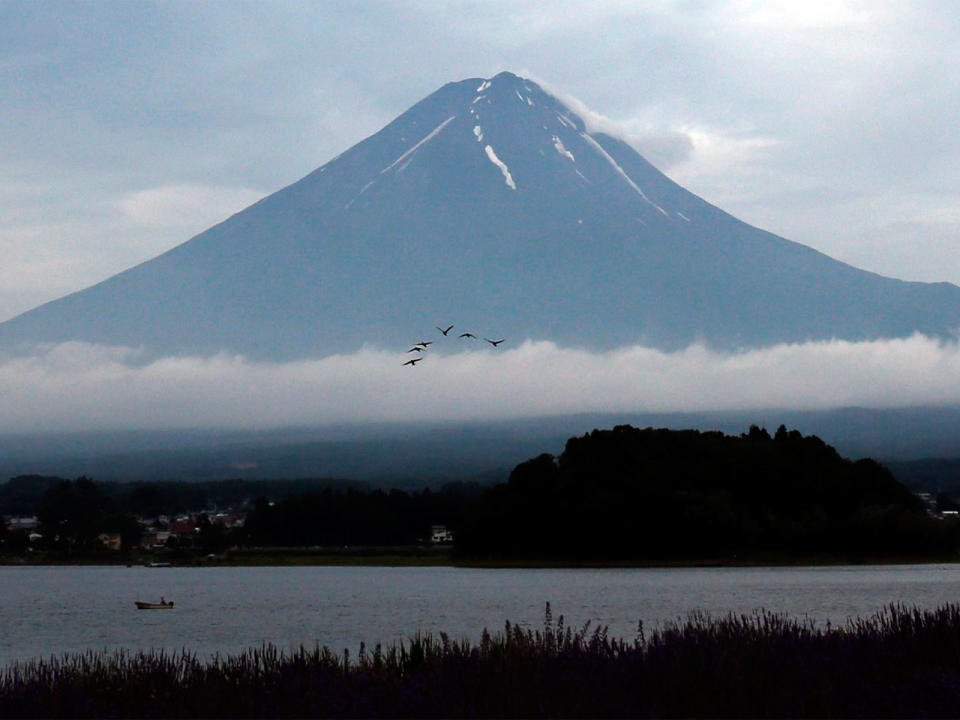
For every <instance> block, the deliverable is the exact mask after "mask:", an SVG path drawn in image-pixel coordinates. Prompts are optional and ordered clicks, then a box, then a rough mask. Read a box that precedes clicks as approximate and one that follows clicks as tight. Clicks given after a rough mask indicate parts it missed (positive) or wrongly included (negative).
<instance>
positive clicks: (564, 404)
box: [0, 335, 960, 434]
mask: <svg viewBox="0 0 960 720" xmlns="http://www.w3.org/2000/svg"><path fill="white" fill-rule="evenodd" d="M408 357H409V356H404V355H398V354H396V353H391V352H385V351H379V350H361V351H359V352H357V353H354V354H351V355H334V356H331V357H327V358H322V359H317V360H306V361H299V362H289V363H256V362H251V361H249V360H247V359H245V358H243V357H239V356H229V355H216V356H212V357H164V358H156V359H148V358H146V357H144V356H143V354H142V353H140V352H139V351H137V350H135V349H131V348H120V347H104V346H96V345H87V344H82V343H66V344H63V345H57V346H54V347H49V348H46V349H45V350H44V351H42V352H38V353H37V354H35V355H32V356H29V357H24V356H21V357H10V356H7V357H2V358H0V397H3V398H4V403H3V405H4V411H3V413H2V414H0V433H16V434H19V433H38V432H53V431H69V430H109V429H118V428H126V429H130V428H143V429H147V428H150V429H158V428H195V427H215V428H247V429H264V428H270V427H280V426H284V425H299V424H325V423H364V422H373V421H398V422H402V421H406V420H410V421H413V420H484V419H502V418H520V417H534V416H539V415H550V414H564V413H576V412H608V411H609V412H620V411H623V412H627V411H632V412H661V411H696V410H722V409H751V408H773V407H781V408H793V409H826V408H831V407H842V406H850V405H856V406H864V407H899V406H911V405H934V404H936V405H940V404H945V403H960V345H958V343H957V342H941V341H938V340H935V339H931V338H928V337H924V336H922V335H914V336H912V337H909V338H904V339H896V340H882V341H872V342H846V341H836V340H834V341H825V342H811V343H804V344H791V345H777V346H774V347H770V348H764V349H760V350H752V351H748V352H741V353H734V354H726V353H717V352H714V351H711V350H709V349H707V348H705V347H703V346H698V345H694V346H691V347H688V348H686V349H684V350H682V351H678V352H669V353H668V352H662V351H659V350H655V349H651V348H647V347H641V346H633V347H626V348H622V349H619V350H615V351H611V352H605V353H591V352H588V351H585V350H580V349H575V348H564V347H558V346H557V345H555V344H553V343H551V342H545V341H529V340H528V341H526V342H524V343H522V344H520V345H518V346H516V347H514V348H507V347H501V348H498V349H496V350H494V349H484V350H479V351H473V352H461V353H456V354H446V355H441V354H439V353H436V352H427V353H425V354H424V359H423V362H421V363H419V364H418V365H416V366H415V367H406V366H404V365H403V362H404V361H405V360H406V359H408Z"/></svg>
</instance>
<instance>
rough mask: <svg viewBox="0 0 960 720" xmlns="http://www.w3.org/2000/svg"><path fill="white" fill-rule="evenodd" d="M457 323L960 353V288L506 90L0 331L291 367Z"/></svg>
mask: <svg viewBox="0 0 960 720" xmlns="http://www.w3.org/2000/svg"><path fill="white" fill-rule="evenodd" d="M450 323H456V327H457V329H458V331H459V330H461V329H465V330H471V331H473V332H476V333H477V334H478V335H479V334H486V335H487V337H493V336H494V335H496V336H497V337H507V338H510V341H511V342H518V341H520V340H522V339H524V338H532V339H548V340H553V341H556V342H558V343H560V344H563V345H575V346H580V347H588V348H593V349H607V348H612V347H617V346H622V345H628V344H633V343H644V344H648V345H651V346H656V347H660V348H664V349H675V348H679V347H682V346H685V345H686V344H689V343H691V342H693V341H703V342H706V343H708V344H709V345H711V346H714V347H716V348H719V349H737V348H744V347H756V346H763V345H769V344H772V343H777V342H798V341H805V340H812V339H827V338H844V339H852V340H860V339H871V338H885V337H899V336H906V335H909V334H911V333H913V332H916V331H919V332H923V333H926V334H930V335H934V336H941V337H943V336H951V337H952V336H954V335H955V333H956V331H957V329H958V327H960V288H957V287H956V286H954V285H950V284H948V283H936V284H927V283H916V282H902V281H899V280H894V279H891V278H886V277H881V276H879V275H876V274H873V273H870V272H865V271H863V270H859V269H856V268H854V267H851V266H849V265H846V264H844V263H841V262H838V261H836V260H833V259H831V258H829V257H827V256H826V255H823V254H821V253H819V252H817V251H815V250H813V249H811V248H809V247H805V246H803V245H800V244H798V243H794V242H791V241H788V240H786V239H784V238H781V237H778V236H776V235H772V234H770V233H768V232H765V231H763V230H760V229H757V228H755V227H751V226H750V225H747V224H745V223H743V222H741V221H739V220H737V219H736V218H734V217H732V216H730V215H728V214H727V213H725V212H723V211H722V210H720V209H719V208H717V207H714V206H713V205H711V204H709V203H708V202H706V201H704V200H702V199H701V198H699V197H697V196H695V195H693V194H691V193H690V192H688V191H686V190H684V189H683V188H682V187H680V186H679V185H677V184H676V183H674V182H673V181H671V180H670V179H669V178H667V177H666V176H665V175H663V174H662V173H661V172H659V171H658V170H657V169H656V168H654V167H653V166H652V165H651V164H650V163H649V162H647V161H646V160H645V159H644V158H643V157H641V156H640V155H639V154H638V153H637V152H636V151H635V150H634V149H633V148H632V147H630V146H629V145H627V144H626V143H624V142H623V141H621V140H619V139H616V138H614V137H611V136H610V135H607V134H603V133H599V132H588V130H587V128H586V126H585V124H584V121H583V119H582V118H580V117H578V116H577V115H576V113H574V112H573V111H572V110H571V109H570V108H569V107H567V106H566V105H564V104H563V103H562V102H561V101H559V100H558V99H557V98H556V97H554V96H552V95H550V94H548V93H547V92H545V91H544V90H542V89H541V88H540V87H539V86H538V85H537V84H535V83H533V82H531V81H530V80H525V79H523V78H519V77H517V76H515V75H512V74H510V73H501V74H499V75H497V76H496V77H493V78H491V79H488V80H485V79H477V78H474V79H470V80H464V81H461V82H455V83H450V84H448V85H445V86H444V87H442V88H441V89H440V90H438V91H436V92H435V93H433V94H432V95H430V96H428V97H427V98H425V99H424V100H422V101H421V102H419V103H417V104H416V105H414V106H413V107H412V108H410V109H409V110H408V111H407V112H405V113H403V114H402V115H400V116H399V117H398V118H397V119H396V120H394V121H393V122H391V123H390V124H389V125H387V126H386V127H384V128H383V129H382V130H380V131H379V132H378V133H376V134H374V135H372V136H371V137H369V138H367V139H366V140H364V141H362V142H360V143H358V144H357V145H355V146H354V147H352V148H350V149H349V150H347V151H346V152H344V153H343V154H341V155H339V156H338V157H336V158H334V159H333V160H331V161H330V162H328V163H327V164H326V165H324V166H322V167H320V168H319V169H317V170H316V171H314V172H312V173H310V174H309V175H307V176H306V177H304V178H303V179H302V180H300V181H298V182H296V183H294V184H293V185H290V186H289V187H286V188H284V189H282V190H280V191H278V192H276V193H274V194H272V195H270V196H268V197H266V198H264V199H263V200H261V201H259V202H258V203H256V204H254V205H252V206H251V207H249V208H247V209H245V210H243V211H242V212H239V213H237V214H236V215H234V216H232V217H230V218H229V219H227V220H226V221H224V222H222V223H220V224H219V225H216V226H214V227H212V228H210V229H209V230H207V231H205V232H203V233H201V234H199V235H197V236H196V237H194V238H192V239H191V240H189V241H188V242H185V243H183V244H182V245H180V246H178V247H176V248H174V249H173V250H170V251H169V252H167V253H164V254H163V255H160V256H159V257H157V258H154V259H153V260H150V261H148V262H145V263H143V264H141V265H138V266H136V267H134V268H131V269H129V270H127V271H125V272H122V273H120V274H118V275H115V276H113V277H111V278H109V279H107V280H105V281H103V282H101V283H99V284H97V285H94V286H92V287H90V288H87V289H85V290H82V291H80V292H77V293H74V294H72V295H69V296H66V297H64V298H61V299H59V300H56V301H53V302H50V303H48V304H46V305H43V306H40V307H38V308H35V309H33V310H31V311H29V312H26V313H24V314H22V315H20V316H18V317H16V318H13V319H11V320H9V321H7V322H5V323H2V324H0V346H2V347H6V348H8V349H9V348H13V347H24V346H28V345H30V344H32V343H37V342H59V341H66V340H83V341H88V342H95V343H106V344H116V345H128V346H142V347H144V348H145V349H147V350H149V351H152V352H154V353H158V354H182V353H200V354H208V353H214V352H217V351H220V350H226V351H228V352H235V353H242V354H245V355H247V356H249V357H252V358H257V359H266V360H280V359H291V358H300V357H311V356H314V357H316V356H326V355H330V354H333V353H339V352H351V351H354V350H357V349H359V348H361V347H363V346H369V347H379V348H388V349H391V348H400V347H404V346H408V344H409V343H411V342H415V341H416V340H419V339H421V337H422V336H423V335H424V334H425V333H434V334H436V331H435V330H433V328H434V327H435V326H437V325H444V326H446V325H447V324H450Z"/></svg>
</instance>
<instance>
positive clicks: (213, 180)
mask: <svg viewBox="0 0 960 720" xmlns="http://www.w3.org/2000/svg"><path fill="white" fill-rule="evenodd" d="M957 37H960V10H958V9H957V7H956V5H955V4H954V3H952V2H942V3H937V2H924V3H909V4H908V3H902V2H896V3H893V2H891V3H885V2H878V1H876V0H870V1H869V2H862V3H860V2H817V1H816V0H798V1H797V2H782V3H775V2H750V1H747V0H743V1H737V2H692V1H680V0H677V1H675V2H649V3H642V2H633V1H630V2H627V1H623V2H619V1H609V2H563V1H559V2H558V1H557V0H551V1H549V2H543V3H536V2H522V3H521V2H505V1H504V2H497V1H485V2H443V1H442V0H431V1H430V2H411V1H410V0H402V1H398V2H354V1H351V2H342V3H340V2H275V1H272V2H195V0H189V2H177V1H175V0H164V1H163V2H156V3H154V2H137V1H135V0H133V1H126V2H105V1H104V0H95V1H94V2H40V1H36V0H29V1H25V2H23V1H19V0H14V1H6V2H4V1H3V0H0V107H2V111H0V257H2V258H3V261H2V263H0V320H3V319H7V318H9V317H12V316H13V315H15V314H18V313H19V312H22V311H24V310H27V309H29V308H31V307H34V306H35V305H37V304H39V303H41V302H44V301H47V300H50V299H53V298H56V297H59V296H61V295H64V294H66V293H69V292H72V291H74V290H78V289H81V288H83V287H86V286H88V285H90V284H93V283H94V282H97V281H99V280H102V279H104V278H106V277H108V276H109V275H111V274H113V273H116V272H118V271H120V270H123V269H125V268H127V267H130V266H131V265H134V264H136V263H139V262H142V261H144V260H147V259H149V258H151V257H153V256H155V255H157V254H159V253H160V252H162V251H164V250H167V249H169V248H170V247H173V246H175V245H177V244H179V243H181V242H184V241H185V240H187V239H189V238H190V237H191V236H193V235H194V234H196V233H198V232H200V231H202V230H204V229H206V228H207V227H209V226H210V225H212V224H213V223H215V222H217V221H219V220H221V219H223V218H224V217H226V216H227V215H229V214H230V213H232V212H235V211H236V210H239V209H241V208H242V207H245V206H246V205H248V204H250V203H251V202H252V201H254V200H256V199H257V198H259V197H261V196H263V195H266V194H269V193H271V192H273V191H275V190H277V189H279V188H280V187H282V186H284V185H287V184H289V183H291V182H294V181H295V180H297V179H299V178H300V177H302V176H303V175H305V174H306V173H308V172H309V171H311V170H312V169H314V168H316V167H318V166H320V165H322V164H323V163H325V162H326V161H328V160H329V159H331V158H332V157H333V156H335V155H336V154H338V153H340V152H341V151H343V150H345V149H346V148H348V147H350V146H351V145H353V144H354V143H356V142H358V141H359V140H361V139H363V138H364V137H366V136H367V135H369V134H371V133H373V132H376V131H377V130H378V129H380V128H381V127H382V126H383V125H384V124H386V123H387V122H389V121H390V120H392V119H393V118H394V117H396V116H397V115H398V114H400V113H401V112H403V111H404V110H406V109H407V108H408V107H409V106H410V105H412V104H413V103H415V102H416V101H418V100H420V99H421V98H423V97H424V96H426V95H427V94H429V93H430V92H432V91H434V90H436V89H437V88H438V87H440V86H441V85H442V84H443V83H445V82H448V81H452V80H460V79H463V78H467V77H488V76H492V75H493V74H495V73H497V72H499V71H501V70H510V71H513V72H516V73H517V74H520V75H524V76H526V77H531V78H533V79H536V80H538V81H541V82H543V83H545V84H547V85H548V86H549V87H551V88H552V89H554V90H557V91H560V92H563V93H567V94H569V95H572V96H574V97H575V98H577V99H579V100H580V101H581V102H582V103H584V104H585V105H586V106H587V107H589V108H590V109H592V110H593V111H595V112H598V113H600V114H602V115H603V116H605V117H606V118H609V119H610V120H611V121H613V122H615V123H617V124H619V125H620V126H621V127H622V128H623V129H624V130H625V131H626V132H627V133H629V134H630V135H631V136H632V137H633V138H634V144H635V145H636V146H637V147H638V149H639V150H640V151H641V152H642V153H644V154H645V155H646V156H647V157H648V159H650V160H651V161H652V162H654V164H656V165H658V166H659V167H660V168H661V169H662V170H664V171H665V172H666V173H667V174H668V175H670V176H671V177H673V178H674V179H675V180H677V181H678V182H680V183H681V184H682V185H684V186H685V187H687V188H688V189H690V190H692V191H693V192H695V193H697V194H699V195H701V196H702V197H704V198H705V199H707V200H708V201H710V202H713V203H714V204H717V205H719V206H720V207H722V208H724V209H726V210H728V211H730V212H732V213H733V214H734V215H736V216H738V217H740V218H741V219H743V220H746V221H747V222H750V223H752V224H755V225H758V226H760V227H763V228H765V229H768V230H771V231H773V232H776V233H778V234H780V235H783V236H785V237H788V238H790V239H791V240H796V241H799V242H802V243H805V244H808V245H811V246H813V247H816V248H817V249H819V250H822V251H824V252H826V253H828V254H829V255H832V256H834V257H837V258H839V259H842V260H845V261H848V262H850V263H853V264H855V265H858V266H860V267H864V268H867V269H870V270H874V271H877V272H880V273H883V274H888V275H892V276H896V277H901V278H905V279H919V280H948V281H951V282H954V283H958V284H960V202H958V199H960V123H957V122H956V113H957V110H956V109H957V108H958V107H960V72H958V70H960V44H958V43H957V41H956V38H957Z"/></svg>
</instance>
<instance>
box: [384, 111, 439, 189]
mask: <svg viewBox="0 0 960 720" xmlns="http://www.w3.org/2000/svg"><path fill="white" fill-rule="evenodd" d="M455 117H456V115H451V116H450V117H448V118H447V119H446V120H444V121H443V122H442V123H440V124H439V125H437V126H436V127H435V128H434V129H433V130H431V131H430V133H429V134H428V135H427V136H426V137H425V138H423V139H422V140H421V141H420V142H418V143H417V144H416V145H414V146H413V147H412V148H410V149H409V150H407V151H406V152H405V153H403V155H401V156H400V157H398V158H397V159H396V160H394V161H393V162H392V163H390V164H389V165H387V166H386V167H385V168H384V169H383V170H381V171H380V174H381V175H383V174H384V173H385V172H386V171H387V170H389V169H390V168H392V167H395V166H396V165H397V164H398V163H401V162H403V161H404V160H406V159H407V158H408V157H410V156H411V155H413V153H415V152H416V151H417V150H419V149H420V147H421V146H422V145H424V144H425V143H428V142H430V141H431V140H432V139H433V138H434V137H436V136H437V133H439V132H440V131H441V130H443V129H444V128H445V127H446V126H447V125H448V124H449V123H450V121H451V120H453V119H454V118H455ZM405 167H406V165H404V166H403V167H401V168H400V169H399V170H398V171H397V172H400V171H402V170H403V168H405Z"/></svg>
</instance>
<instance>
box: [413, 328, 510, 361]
mask: <svg viewBox="0 0 960 720" xmlns="http://www.w3.org/2000/svg"><path fill="white" fill-rule="evenodd" d="M437 330H439V331H440V333H441V334H442V335H443V336H444V337H449V335H450V331H451V330H453V325H449V326H447V328H445V329H444V328H442V327H440V326H439V325H438V326H437ZM458 337H459V338H460V339H466V340H479V339H480V338H478V337H477V336H476V335H474V334H473V333H469V332H465V333H460V335H459V336H458ZM483 339H484V340H486V341H487V342H488V343H490V344H491V345H493V346H494V347H497V345H499V344H500V343H502V342H503V338H500V339H499V340H491V339H490V338H483ZM431 345H433V341H432V340H421V341H420V342H418V343H416V344H415V345H414V346H413V347H412V348H410V349H409V350H407V353H418V355H417V357H414V358H411V359H410V360H407V361H406V362H405V363H404V365H409V366H410V367H413V366H415V365H416V364H417V363H418V362H420V361H421V360H423V355H422V354H421V353H424V352H426V350H427V348H428V347H430V346H431Z"/></svg>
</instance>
